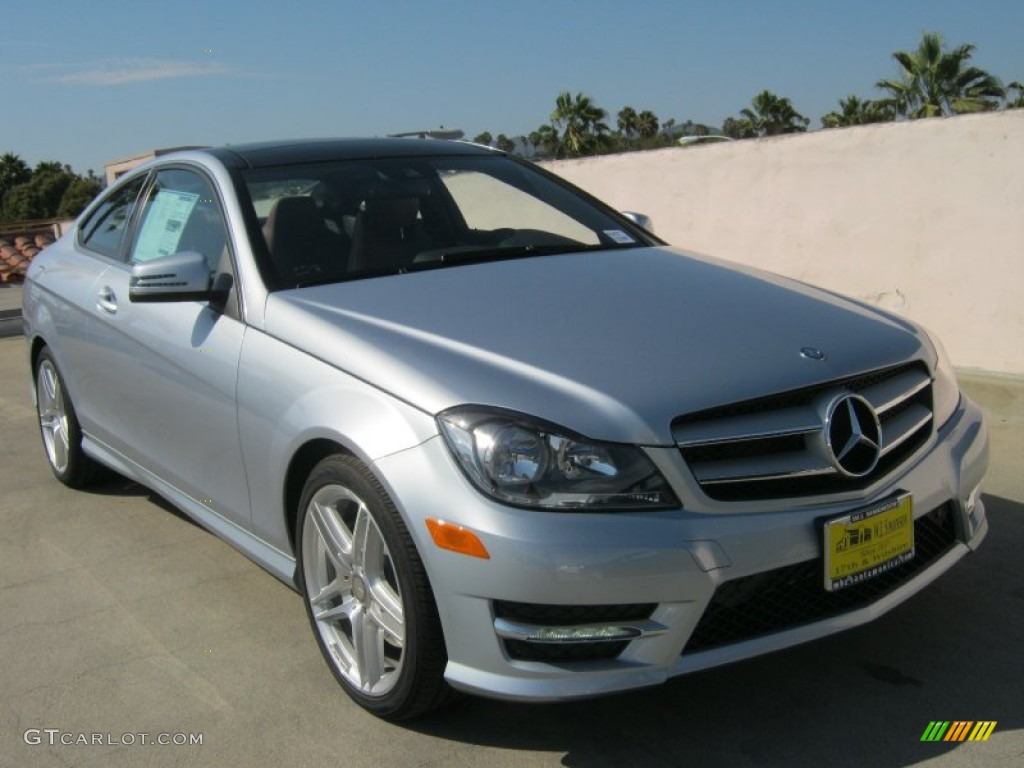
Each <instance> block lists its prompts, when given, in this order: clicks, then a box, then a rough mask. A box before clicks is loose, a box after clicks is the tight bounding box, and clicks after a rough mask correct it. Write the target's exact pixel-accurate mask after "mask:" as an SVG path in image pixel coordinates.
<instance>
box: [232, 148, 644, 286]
mask: <svg viewBox="0 0 1024 768" xmlns="http://www.w3.org/2000/svg"><path fill="white" fill-rule="evenodd" d="M243 178H244V182H245V186H246V188H247V191H248V196H249V199H250V202H251V204H252V207H253V211H254V213H255V216H256V218H257V219H258V221H259V224H260V228H261V230H262V233H263V237H264V240H265V242H266V247H267V253H268V256H269V261H268V264H269V267H270V269H271V270H272V272H273V274H272V275H268V276H267V277H268V278H269V279H268V280H267V283H268V285H270V286H271V287H275V288H278V289H280V288H294V287H297V286H302V285H317V284H322V283H328V282H336V281H340V280H349V279H353V278H359V277H371V276H378V275H385V274H398V273H404V272H410V271H417V270H421V269H436V268H439V267H447V266H453V265H456V264H464V263H468V262H479V261H488V260H496V259H508V258H522V257H529V256H537V255H543V254H552V253H568V252H575V251H586V250H603V249H608V248H630V247H637V246H641V245H647V244H648V243H646V242H645V241H642V238H643V237H644V236H643V235H642V234H641V233H640V232H639V231H638V230H636V228H634V227H630V226H629V225H627V224H625V223H623V222H622V221H621V220H618V219H615V218H613V217H612V216H610V215H609V214H607V213H605V212H604V211H602V210H601V209H600V208H598V207H596V206H595V205H593V204H592V203H590V202H589V201H588V200H586V199H585V198H583V197H581V196H579V195H578V194H576V193H575V192H573V191H572V190H571V189H569V188H567V187H565V186H562V185H561V184H559V183H558V182H556V181H553V180H552V179H549V178H548V177H547V176H545V175H544V174H542V173H539V172H538V171H536V170H534V169H533V168H531V167H530V166H528V165H525V164H521V163H517V162H514V161H512V160H510V159H508V158H506V157H503V156H500V155H494V156H478V157H466V156H460V157H427V158H424V157H410V158H385V159H360V160H349V161H343V162H330V163H317V164H305V165H297V166H291V167H288V166H283V167H274V168H263V169H257V170H251V171H246V172H245V173H244V174H243Z"/></svg>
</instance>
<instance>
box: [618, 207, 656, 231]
mask: <svg viewBox="0 0 1024 768" xmlns="http://www.w3.org/2000/svg"><path fill="white" fill-rule="evenodd" d="M620 213H621V214H622V215H623V216H625V217H626V218H627V219H629V220H630V221H632V222H633V223H634V224H636V225H637V226H638V227H640V228H642V229H646V230H647V231H648V232H650V233H651V234H652V235H653V234H654V222H653V221H651V217H650V216H648V215H647V214H645V213H637V212H636V211H620Z"/></svg>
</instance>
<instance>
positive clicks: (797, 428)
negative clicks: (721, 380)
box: [672, 363, 933, 500]
mask: <svg viewBox="0 0 1024 768" xmlns="http://www.w3.org/2000/svg"><path fill="white" fill-rule="evenodd" d="M843 392H850V393H855V394H857V395H859V396H860V397H862V398H864V400H866V401H867V402H868V403H869V404H870V405H871V409H872V410H873V411H874V412H875V414H876V416H877V417H878V422H879V425H880V445H881V451H880V457H879V459H878V463H877V466H876V467H875V468H874V469H873V470H872V471H870V472H869V473H867V474H866V475H856V474H854V475H852V476H851V475H849V473H846V472H840V471H839V470H838V468H837V467H835V466H834V465H833V460H832V459H831V458H830V451H829V449H828V447H827V446H826V444H825V441H824V438H823V437H822V431H823V429H824V423H823V422H824V418H825V410H824V408H823V404H827V403H829V402H830V401H831V398H833V397H834V396H835V395H836V394H840V395H841V394H842V393H843ZM931 397H932V396H931V376H930V375H929V373H928V370H927V368H925V366H924V365H923V364H920V363H911V364H907V365H904V366H899V367H896V368H889V369H883V370H879V371H872V372H868V373H865V374H863V375H860V376H856V377H851V378H848V379H840V380H837V381H830V382H824V383H822V384H820V385H818V386H814V387H810V388H806V389H801V390H794V391H789V392H781V393H779V394H776V395H770V396H768V397H764V398H760V399H758V400H751V401H744V402H738V403H734V404H730V405H726V406H722V407H719V408H715V409H712V410H709V411H702V412H700V413H696V414H692V415H689V416H685V417H680V418H679V419H676V420H675V422H674V423H673V424H672V435H673V437H674V438H675V440H676V444H677V446H678V447H679V450H680V452H681V454H682V456H683V459H684V460H685V461H686V463H687V465H688V466H689V468H690V471H691V472H692V473H693V476H694V478H695V479H696V481H697V483H698V484H699V485H700V487H701V489H702V490H703V491H704V493H706V494H707V495H708V496H710V497H711V498H715V499H721V500H745V499H766V498H787V497H800V496H809V495H820V494H828V493H837V492H843V491H849V490H853V489H857V488H863V487H866V486H867V485H869V484H871V483H872V482H874V481H875V480H876V479H877V478H879V477H881V476H883V475H884V474H886V473H888V472H891V471H893V470H894V469H895V468H896V467H898V466H899V464H900V463H902V462H903V461H905V460H906V459H907V458H908V457H909V456H910V455H911V454H912V453H913V452H914V451H915V450H916V449H917V448H918V447H920V446H921V445H922V444H923V443H924V442H925V440H927V438H928V436H929V435H930V434H931V431H932V421H933V419H932V399H931ZM865 407H866V406H865Z"/></svg>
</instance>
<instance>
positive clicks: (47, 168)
mask: <svg viewBox="0 0 1024 768" xmlns="http://www.w3.org/2000/svg"><path fill="white" fill-rule="evenodd" d="M44 173H66V174H69V175H70V174H71V173H72V170H71V166H70V165H61V163H60V162H59V161H57V160H40V161H39V162H38V163H36V167H35V168H33V169H32V175H33V176H39V175H41V174H44Z"/></svg>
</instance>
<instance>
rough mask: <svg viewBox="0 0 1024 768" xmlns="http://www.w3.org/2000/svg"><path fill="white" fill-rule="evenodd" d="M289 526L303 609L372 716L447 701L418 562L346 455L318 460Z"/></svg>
mask: <svg viewBox="0 0 1024 768" xmlns="http://www.w3.org/2000/svg"><path fill="white" fill-rule="evenodd" d="M298 512H299V513H298V516H297V518H298V519H297V521H296V537H295V540H296V542H297V544H298V546H297V551H298V559H299V571H298V572H299V579H300V586H301V588H302V590H303V593H304V594H305V596H306V612H307V614H308V616H309V620H310V624H311V625H312V627H313V632H314V634H315V635H316V639H317V643H318V644H319V646H320V651H321V652H322V653H323V656H324V658H325V659H326V661H327V663H328V665H329V666H330V667H331V671H332V672H333V673H334V676H335V677H336V678H337V679H338V681H339V682H340V683H341V685H342V687H343V688H344V689H345V692H346V693H347V694H348V695H349V696H350V697H351V698H352V699H353V700H354V701H355V702H356V703H358V704H359V705H360V706H362V707H363V708H365V709H367V710H368V711H370V712H372V713H373V714H375V715H378V716H380V717H384V718H387V719H390V720H400V719H405V718H410V717H415V716H417V715H421V714H423V713H425V712H427V711H429V710H431V709H434V708H435V707H437V706H440V705H441V704H442V703H444V701H446V700H447V698H448V696H449V693H450V689H449V688H448V685H447V683H445V681H444V667H445V664H446V663H447V656H446V653H445V646H444V637H443V636H442V633H441V626H440V620H439V619H438V616H437V608H436V606H435V604H434V597H433V593H432V592H431V590H430V585H429V583H428V581H427V577H426V573H425V571H424V569H423V563H422V562H421V561H420V558H419V555H418V553H417V552H416V548H415V545H414V544H413V541H412V537H411V536H410V535H409V531H408V530H407V529H406V527H405V525H404V523H403V522H402V520H401V518H400V516H399V514H398V511H397V510H396V509H395V507H394V504H393V503H392V502H391V500H390V499H389V498H388V496H387V494H386V493H385V491H384V489H383V488H382V487H381V486H380V484H379V483H378V482H377V480H376V478H374V477H373V475H372V474H371V473H370V472H369V470H367V469H366V467H365V466H363V465H362V463H360V462H359V461H357V460H356V459H354V458H353V457H351V456H341V455H335V456H329V457H327V458H326V459H324V460H323V461H321V462H320V463H319V464H318V465H317V466H316V468H315V469H314V470H313V472H312V473H311V474H310V476H309V479H308V480H307V481H306V485H305V488H304V490H303V493H302V500H301V502H300V507H299V511H298Z"/></svg>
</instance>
